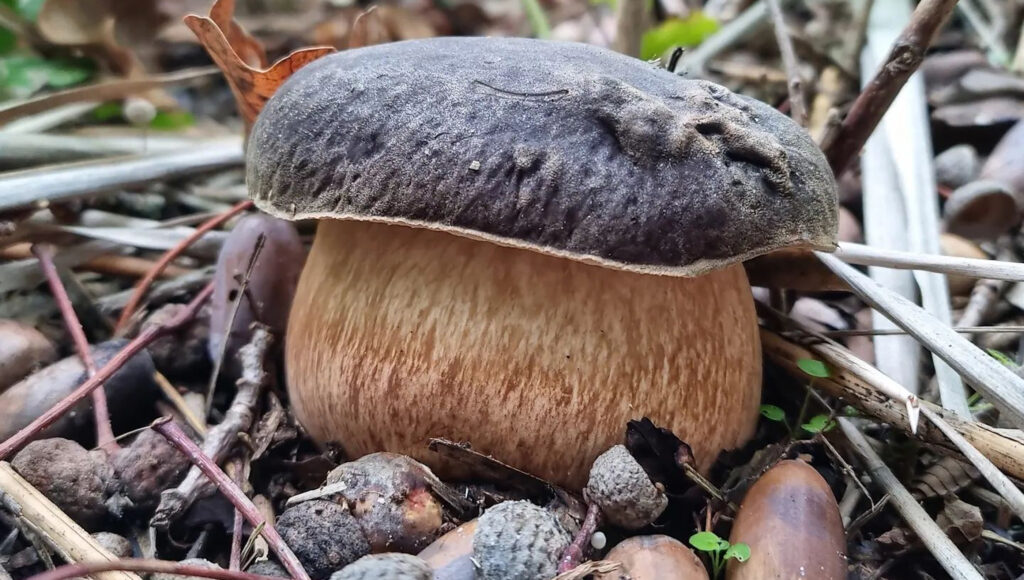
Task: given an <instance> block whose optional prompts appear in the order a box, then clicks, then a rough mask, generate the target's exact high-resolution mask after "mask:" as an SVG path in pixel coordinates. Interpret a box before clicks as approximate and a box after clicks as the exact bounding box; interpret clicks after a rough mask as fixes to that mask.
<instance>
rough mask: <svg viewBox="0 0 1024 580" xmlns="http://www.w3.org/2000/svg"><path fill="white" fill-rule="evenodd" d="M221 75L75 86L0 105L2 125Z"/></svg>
mask: <svg viewBox="0 0 1024 580" xmlns="http://www.w3.org/2000/svg"><path fill="white" fill-rule="evenodd" d="M219 74H220V70H219V69H218V68H217V67H215V66H207V67H202V68H195V69H186V70H183V71H176V72H173V73H167V74H163V75H154V76H151V77H149V78H144V79H132V80H117V81H111V82H107V83H100V84H96V85H89V86H85V87H76V88H73V89H68V90H66V91H60V92H56V93H51V94H48V95H44V96H41V97H36V98H34V99H29V100H27V101H21V102H15V103H11V104H10V105H8V106H6V107H0V125H2V124H4V123H9V122H11V121H13V120H15V119H19V118H21V117H27V116H29V115H34V114H36V113H42V112H43V111H48V110H50V109H53V108H55V107H59V106H61V105H67V104H70V103H81V102H83V101H114V100H117V99H123V98H125V97H129V96H131V95H136V94H139V93H141V92H145V91H148V90H151V89H156V88H159V87H162V86H167V85H173V84H178V83H182V82H185V81H191V80H195V79H200V78H203V77H212V76H215V75H219Z"/></svg>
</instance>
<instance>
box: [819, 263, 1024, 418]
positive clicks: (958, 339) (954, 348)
mask: <svg viewBox="0 0 1024 580" xmlns="http://www.w3.org/2000/svg"><path fill="white" fill-rule="evenodd" d="M817 255H818V258H819V259H820V260H821V261H822V262H823V263H824V264H825V265H826V266H828V267H829V269H831V270H832V271H833V272H835V273H836V275H838V276H840V277H841V278H843V279H844V280H846V282H847V283H848V284H849V285H850V287H851V288H852V289H853V291H854V293H856V294H857V295H858V296H859V297H860V298H861V299H862V300H864V301H865V302H866V303H867V304H868V305H869V306H871V307H872V308H874V309H876V310H878V311H879V312H881V313H882V314H885V316H886V317H887V318H889V319H890V320H892V321H893V322H895V323H896V324H897V325H898V326H899V327H900V328H902V329H904V330H906V331H907V332H909V333H910V334H911V335H912V336H913V337H914V338H916V339H917V340H918V342H920V343H921V344H922V345H923V346H924V347H925V348H927V349H928V350H929V351H931V352H932V353H934V354H936V355H938V356H939V357H940V358H941V359H942V360H943V361H945V362H946V363H947V364H949V365H950V367H952V368H953V369H955V370H956V372H957V373H959V374H960V375H961V376H963V378H964V379H965V380H967V381H969V382H970V383H971V384H972V385H974V387H975V388H976V389H977V390H978V391H980V392H981V393H982V394H983V395H985V397H986V398H987V399H988V400H989V401H991V402H992V403H993V404H994V405H996V406H997V407H998V408H999V410H1000V411H1001V412H1002V413H1003V416H1004V417H1005V418H1006V420H1007V421H1010V422H1011V423H1013V424H1014V425H1016V426H1018V427H1020V426H1024V380H1022V379H1021V378H1020V377H1018V376H1017V375H1016V374H1014V373H1013V371H1011V370H1010V369H1008V368H1006V367H1005V366H1003V365H1002V364H1000V363H998V362H996V361H995V359H993V358H992V357H990V356H989V355H988V354H986V353H984V352H983V351H981V350H980V349H978V347H976V346H974V345H973V344H971V342H970V341H968V340H967V339H965V338H964V337H962V336H960V335H959V334H957V333H956V332H954V331H953V330H951V329H950V328H949V327H948V326H946V325H944V324H942V323H940V322H939V321H937V320H936V319H935V318H934V317H932V316H931V315H929V314H928V313H927V312H925V311H924V310H922V309H921V307H920V306H918V305H916V304H914V303H913V302H911V301H909V300H907V299H906V298H904V297H902V296H900V295H898V294H895V293H894V292H892V291H890V290H887V289H886V288H885V287H883V286H880V285H879V284H878V283H877V282H875V281H874V280H872V279H871V278H868V277H867V276H865V275H864V274H861V273H860V272H858V271H857V270H856V269H854V268H853V267H852V266H849V265H847V264H845V263H843V262H842V261H841V260H839V259H838V258H836V257H834V256H831V255H829V254H825V253H822V252H817ZM943 404H944V405H948V404H949V403H947V402H946V401H943ZM953 410H954V411H958V408H957V407H953ZM961 414H963V415H964V416H965V417H969V416H970V414H969V411H968V412H967V413H961Z"/></svg>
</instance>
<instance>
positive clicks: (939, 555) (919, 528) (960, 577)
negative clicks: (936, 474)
mask: <svg viewBox="0 0 1024 580" xmlns="http://www.w3.org/2000/svg"><path fill="white" fill-rule="evenodd" d="M838 422H839V428H840V429H842V431H843V434H844V435H846V439H847V441H849V442H850V446H851V447H852V448H853V450H854V451H856V453H857V455H858V456H860V458H861V462H862V463H863V464H864V467H865V469H866V470H867V472H868V474H869V475H871V479H873V480H874V481H875V483H877V484H878V485H879V486H880V487H881V488H882V489H883V490H885V492H886V493H888V494H889V497H890V499H889V503H890V504H892V505H893V506H894V507H895V508H896V511H898V512H899V513H900V516H902V517H903V520H904V521H905V522H907V525H908V526H910V529H912V530H914V533H916V534H917V537H918V538H920V539H921V542H922V543H923V544H924V545H925V547H927V548H928V550H929V551H930V552H931V553H932V556H933V557H934V558H935V559H936V560H937V561H938V562H939V564H940V565H941V566H942V567H943V568H944V569H945V570H946V572H948V573H949V575H950V576H951V577H953V578H954V579H956V580H984V578H983V577H982V575H981V574H979V573H978V571H977V570H976V569H975V568H974V566H972V565H971V562H970V561H969V560H968V559H967V557H966V556H964V555H963V553H961V552H960V549H959V548H957V547H956V544H954V543H953V541H952V540H950V539H949V537H948V536H946V534H945V532H943V531H942V529H941V528H939V526H938V525H937V524H936V523H935V522H934V521H932V519H931V518H930V517H928V512H926V511H924V508H923V507H921V506H920V504H918V503H917V500H916V499H914V496H912V495H910V492H909V491H907V488H905V487H903V484H902V483H900V481H899V479H897V478H896V475H895V474H894V473H893V472H892V471H891V470H890V469H889V468H888V467H887V466H886V465H885V463H883V462H882V458H881V457H879V456H878V454H877V453H875V450H874V449H872V447H871V445H870V444H869V443H868V441H867V439H866V438H865V437H864V435H863V434H862V433H861V432H860V430H859V429H858V428H857V426H856V425H855V424H854V423H853V422H852V421H850V420H849V419H847V418H845V417H840V418H839V419H838Z"/></svg>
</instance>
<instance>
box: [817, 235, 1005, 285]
mask: <svg viewBox="0 0 1024 580" xmlns="http://www.w3.org/2000/svg"><path fill="white" fill-rule="evenodd" d="M833 255H834V256H836V257H837V258H839V259H840V260H842V261H844V262H847V263H849V264H857V265H860V266H881V267H883V268H897V269H900V270H924V271H926V272H938V273H939V274H957V275H960V276H967V277H970V278H991V279H993V280H1008V281H1010V282H1024V264H1019V263H1016V262H1004V261H1000V260H979V259H977V258H958V257H955V256H942V255H939V254H928V253H922V252H904V251H901V250H888V249H885V248H878V247H872V246H865V245H863V244H854V243H851V242H839V247H838V248H837V249H836V251H835V253H834V254H833Z"/></svg>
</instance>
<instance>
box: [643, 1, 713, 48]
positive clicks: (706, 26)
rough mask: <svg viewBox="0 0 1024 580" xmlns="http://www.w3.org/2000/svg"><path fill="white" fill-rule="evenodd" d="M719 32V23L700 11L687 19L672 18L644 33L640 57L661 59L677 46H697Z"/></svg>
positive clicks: (692, 13) (694, 12)
mask: <svg viewBox="0 0 1024 580" xmlns="http://www.w3.org/2000/svg"><path fill="white" fill-rule="evenodd" d="M717 31H718V21H717V20H715V19H714V18H711V17H710V16H707V15H706V14H704V13H703V12H701V11H699V10H695V11H693V12H691V13H690V15H689V16H687V17H686V18H670V19H668V20H666V21H665V22H662V23H661V24H660V25H658V26H657V27H656V28H652V29H651V30H648V31H647V32H646V33H644V37H643V40H642V41H641V44H640V57H641V58H643V59H644V60H650V59H652V58H659V57H661V56H662V55H664V54H665V53H666V52H668V51H669V50H672V49H673V48H675V47H677V46H682V47H685V48H689V47H693V46H697V45H698V44H700V43H701V42H704V39H705V38H707V37H709V36H711V35H712V34H714V33H715V32H717Z"/></svg>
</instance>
